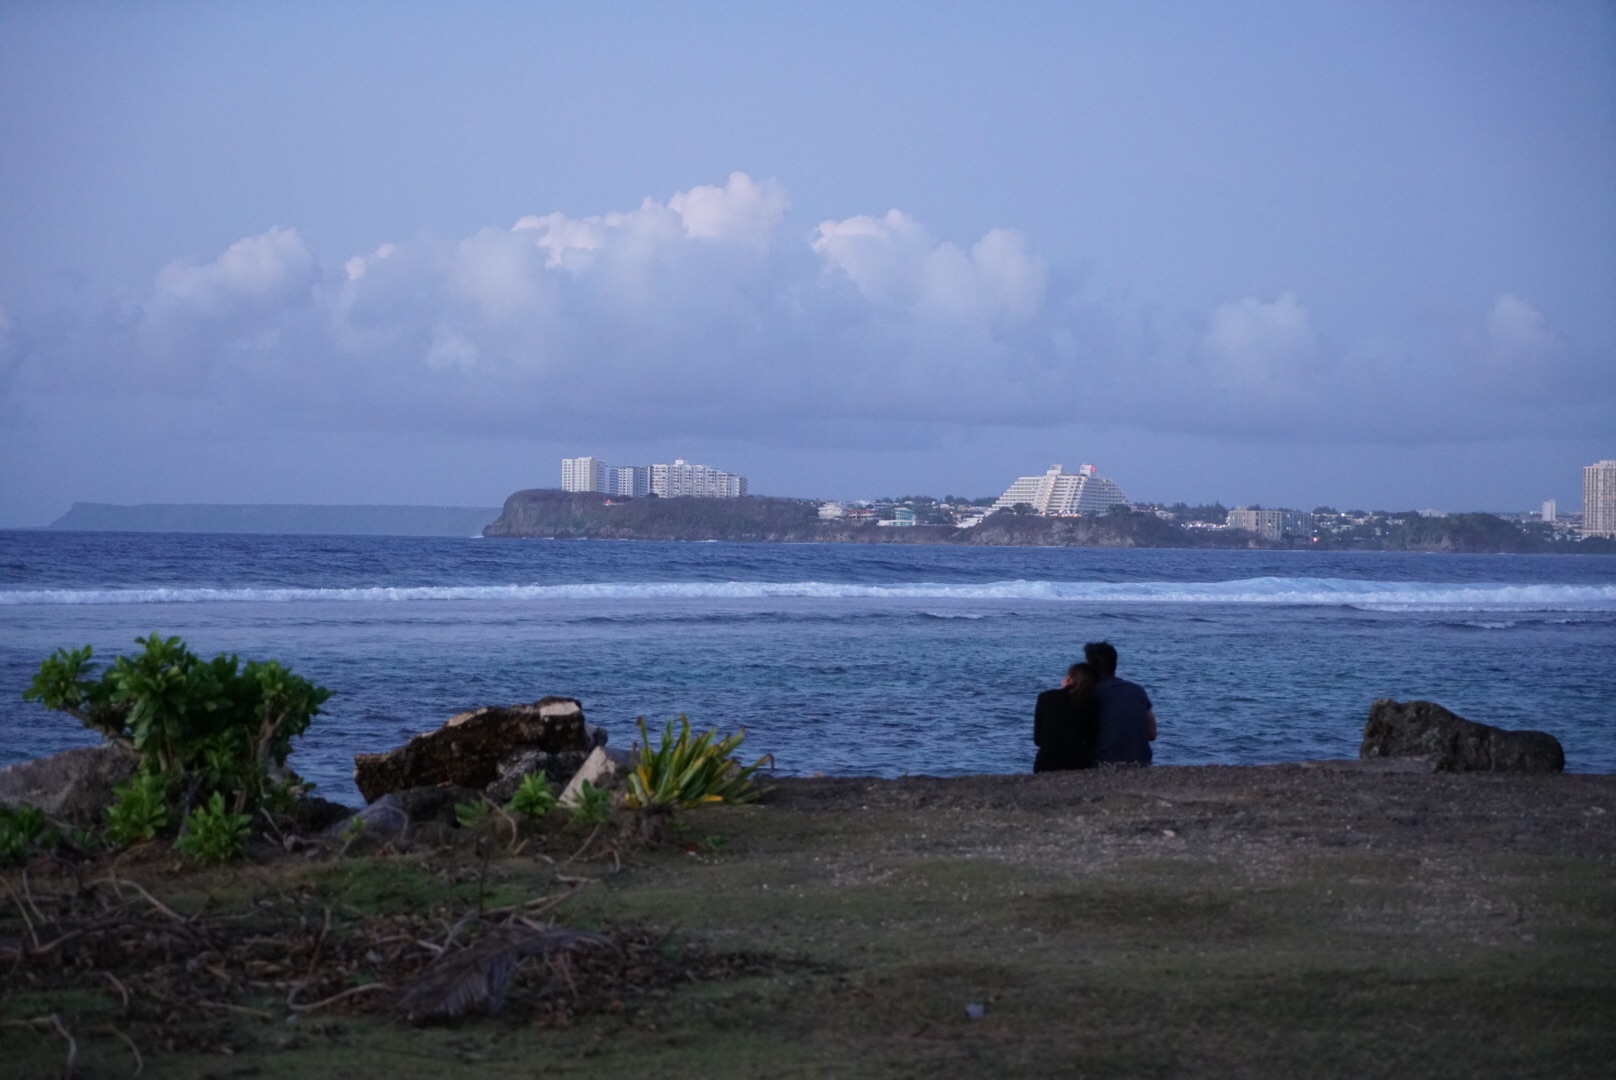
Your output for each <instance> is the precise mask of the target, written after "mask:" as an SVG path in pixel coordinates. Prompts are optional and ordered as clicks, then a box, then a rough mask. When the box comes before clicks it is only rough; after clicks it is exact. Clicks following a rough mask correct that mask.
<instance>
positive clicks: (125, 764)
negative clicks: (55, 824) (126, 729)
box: [0, 743, 135, 827]
mask: <svg viewBox="0 0 1616 1080" xmlns="http://www.w3.org/2000/svg"><path fill="white" fill-rule="evenodd" d="M134 772H135V756H134V754H132V753H130V752H129V751H128V750H125V749H124V748H123V747H122V746H119V745H118V744H117V743H102V744H101V745H100V746H84V747H79V748H78V749H76V750H64V751H63V752H62V753H60V754H52V755H51V756H50V757H43V758H37V759H35V760H33V761H25V762H23V763H22V764H20V765H8V766H6V767H5V768H3V769H0V805H4V806H10V807H17V806H37V807H39V809H41V810H43V811H44V812H45V815H46V816H47V817H51V818H55V819H56V820H57V821H67V822H71V823H72V824H74V825H81V826H85V827H90V826H93V825H97V824H99V823H100V819H101V814H102V812H103V811H104V810H106V808H107V807H108V806H110V805H112V789H113V787H115V786H116V785H118V784H121V783H123V782H124V781H125V780H127V779H128V778H129V777H131V776H133V775H134Z"/></svg>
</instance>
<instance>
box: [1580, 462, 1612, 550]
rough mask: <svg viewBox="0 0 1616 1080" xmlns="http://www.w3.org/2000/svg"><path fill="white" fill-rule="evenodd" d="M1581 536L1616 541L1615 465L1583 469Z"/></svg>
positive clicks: (1610, 463) (1589, 466)
mask: <svg viewBox="0 0 1616 1080" xmlns="http://www.w3.org/2000/svg"><path fill="white" fill-rule="evenodd" d="M1582 535H1583V536H1611V537H1616V461H1610V460H1606V461H1597V462H1595V463H1594V464H1592V465H1584V466H1583V468H1582Z"/></svg>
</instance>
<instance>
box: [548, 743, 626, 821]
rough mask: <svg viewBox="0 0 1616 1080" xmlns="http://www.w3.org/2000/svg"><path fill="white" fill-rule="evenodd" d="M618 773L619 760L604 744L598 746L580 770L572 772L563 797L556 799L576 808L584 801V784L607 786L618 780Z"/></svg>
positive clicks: (571, 807)
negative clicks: (613, 756)
mask: <svg viewBox="0 0 1616 1080" xmlns="http://www.w3.org/2000/svg"><path fill="white" fill-rule="evenodd" d="M617 774H618V768H617V762H616V761H615V760H613V758H612V756H611V755H610V754H609V753H607V752H606V748H605V747H604V746H597V747H595V749H593V750H591V751H590V752H589V756H588V757H587V758H585V759H584V761H583V764H582V765H580V766H578V771H577V772H575V773H573V774H572V779H571V780H568V781H567V786H566V787H565V788H564V789H563V790H562V792H561V797H560V798H559V799H557V800H556V801H557V802H558V803H560V804H561V805H562V806H564V807H566V808H567V809H569V810H572V809H576V808H577V806H578V804H579V803H581V802H583V791H584V784H586V783H587V784H588V785H589V786H590V787H597V788H607V787H611V786H612V784H613V783H614V782H615V781H616V778H617Z"/></svg>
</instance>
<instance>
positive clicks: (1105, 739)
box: [1093, 676, 1151, 765]
mask: <svg viewBox="0 0 1616 1080" xmlns="http://www.w3.org/2000/svg"><path fill="white" fill-rule="evenodd" d="M1093 693H1094V701H1095V704H1096V705H1097V706H1098V707H1099V712H1100V741H1099V745H1098V747H1097V750H1096V753H1095V759H1096V760H1097V761H1099V763H1100V764H1102V765H1106V764H1111V765H1120V764H1133V765H1149V764H1150V758H1151V753H1150V720H1149V719H1148V718H1147V716H1146V714H1147V713H1149V712H1150V707H1151V706H1150V695H1149V694H1147V693H1145V688H1144V687H1142V686H1140V685H1139V684H1138V683H1131V682H1129V681H1128V680H1127V679H1119V678H1116V677H1115V676H1112V677H1111V678H1109V679H1101V680H1100V681H1099V682H1097V683H1095V684H1094V690H1093Z"/></svg>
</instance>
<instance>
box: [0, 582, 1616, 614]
mask: <svg viewBox="0 0 1616 1080" xmlns="http://www.w3.org/2000/svg"><path fill="white" fill-rule="evenodd" d="M760 599H761V600H766V599H829V600H837V599H850V600H948V601H973V600H975V601H994V600H1019V601H1042V602H1051V603H1089V604H1267V605H1289V606H1331V607H1342V606H1345V607H1354V608H1360V609H1363V610H1372V611H1373V610H1388V611H1467V612H1475V611H1599V612H1604V611H1611V612H1616V585H1502V584H1475V583H1467V584H1441V583H1431V582H1415V581H1357V580H1350V579H1345V578H1305V577H1298V578H1278V577H1265V578H1247V579H1244V580H1238V581H1206V582H1193V581H1130V582H1101V581H994V582H981V583H974V584H951V583H937V582H897V583H887V584H856V583H839V582H819V581H794V582H769V581H728V582H712V581H701V582H598V583H586V584H567V585H419V586H375V587H370V588H177V587H165V588H136V587H131V588H121V589H120V588H103V589H14V590H0V606H26V605H45V604H203V603H208V604H220V603H225V604H228V603H240V604H276V603H410V602H419V601H433V600H438V601H445V600H460V601H481V602H515V603H544V602H546V601H572V600H630V601H633V600H639V601H651V602H655V601H663V600H682V601H697V600H760Z"/></svg>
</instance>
